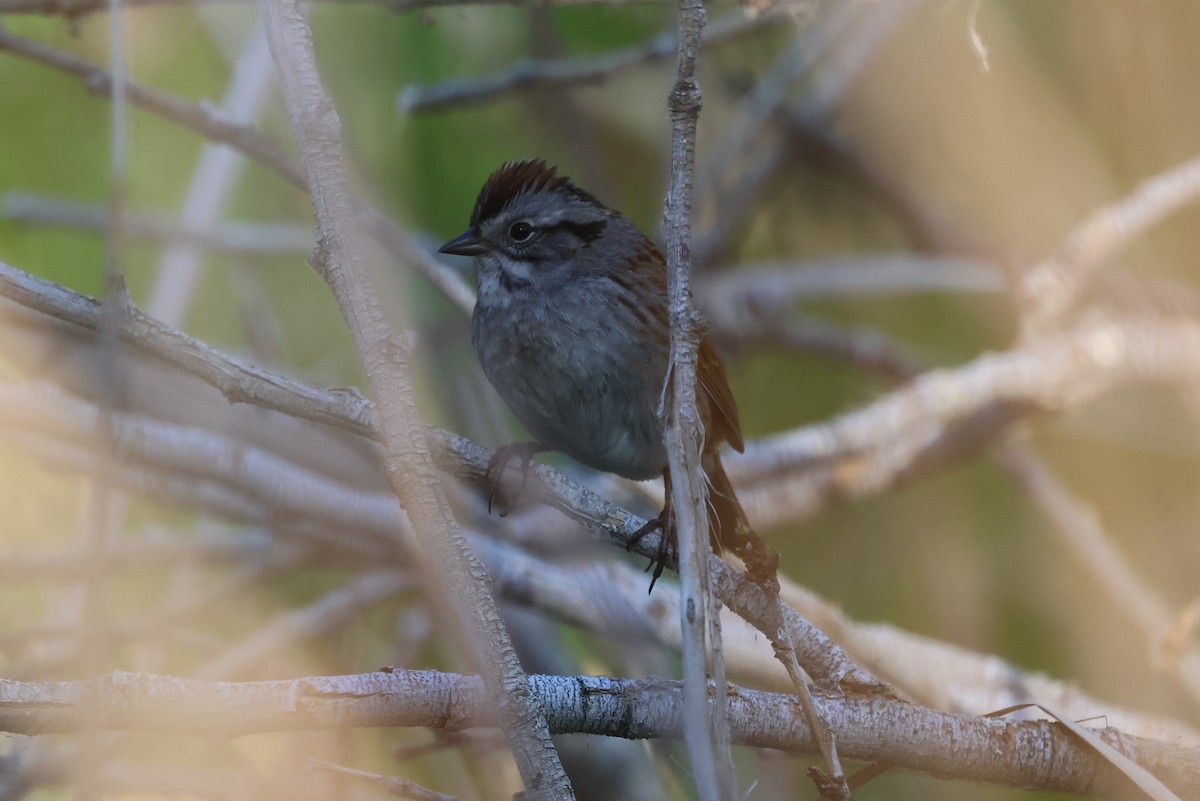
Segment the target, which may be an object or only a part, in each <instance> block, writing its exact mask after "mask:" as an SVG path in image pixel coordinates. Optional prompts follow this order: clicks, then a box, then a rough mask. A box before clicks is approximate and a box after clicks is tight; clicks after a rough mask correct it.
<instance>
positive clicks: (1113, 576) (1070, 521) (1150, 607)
mask: <svg viewBox="0 0 1200 801" xmlns="http://www.w3.org/2000/svg"><path fill="white" fill-rule="evenodd" d="M998 456H999V458H1000V462H1001V464H1003V465H1004V466H1005V467H1007V468H1008V469H1009V471H1010V472H1011V473H1012V474H1013V476H1014V477H1015V478H1016V479H1017V481H1019V482H1020V483H1021V486H1022V487H1023V488H1024V489H1025V491H1026V492H1027V493H1029V496H1030V497H1031V498H1033V499H1034V501H1035V502H1036V503H1037V504H1038V505H1039V506H1041V507H1042V510H1043V511H1044V512H1045V513H1046V515H1047V516H1048V517H1049V518H1050V519H1051V520H1053V521H1054V524H1055V526H1056V527H1057V528H1058V530H1059V532H1060V533H1061V535H1062V537H1063V540H1064V541H1065V542H1066V543H1067V545H1068V546H1069V547H1070V548H1071V551H1072V552H1073V553H1074V554H1075V557H1076V558H1077V559H1078V560H1079V562H1080V564H1082V565H1083V566H1084V568H1085V569H1086V570H1087V571H1088V572H1089V573H1091V575H1092V576H1093V578H1094V579H1095V581H1094V586H1096V587H1098V588H1099V589H1100V590H1101V591H1102V592H1104V593H1106V594H1107V595H1108V596H1109V599H1110V601H1111V602H1112V604H1113V606H1115V607H1117V608H1118V609H1121V610H1124V611H1125V613H1126V614H1128V615H1129V617H1130V618H1131V619H1132V620H1133V622H1134V623H1135V624H1136V625H1137V627H1138V629H1140V630H1141V633H1142V636H1143V638H1144V639H1145V640H1146V651H1147V653H1152V652H1153V650H1154V649H1155V648H1156V647H1157V646H1158V645H1159V644H1160V643H1161V642H1162V641H1163V639H1164V638H1165V637H1166V636H1167V633H1168V632H1169V631H1170V630H1171V626H1172V624H1173V622H1174V620H1173V615H1172V614H1171V608H1170V607H1169V606H1168V605H1167V603H1166V602H1165V601H1164V600H1163V599H1162V598H1161V597H1160V596H1159V594H1158V593H1157V592H1155V591H1154V589H1153V588H1152V587H1150V586H1149V585H1147V584H1146V582H1144V581H1142V580H1141V579H1140V578H1139V577H1138V576H1137V574H1136V573H1135V572H1134V571H1133V569H1132V568H1131V567H1130V565H1129V564H1128V562H1127V560H1126V559H1124V558H1123V557H1122V556H1121V553H1120V552H1119V551H1118V550H1117V548H1116V546H1115V545H1114V544H1113V542H1112V540H1111V539H1110V538H1109V537H1108V535H1107V534H1106V533H1105V531H1104V527H1103V525H1101V523H1100V519H1099V518H1098V517H1097V515H1096V513H1095V512H1094V511H1093V510H1091V509H1089V508H1088V507H1087V506H1086V505H1085V504H1084V503H1083V502H1082V501H1081V500H1080V499H1078V498H1076V497H1074V495H1072V493H1071V491H1070V490H1068V489H1067V487H1066V486H1064V485H1063V483H1062V481H1060V480H1059V478H1058V477H1057V476H1056V475H1055V474H1054V472H1053V471H1052V470H1051V469H1050V468H1049V466H1047V465H1046V463H1045V462H1043V461H1042V460H1041V459H1039V458H1038V456H1037V454H1036V453H1034V452H1033V450H1032V448H1030V447H1029V446H1027V445H1022V444H1019V443H1008V444H1006V445H1004V446H1002V447H1001V448H1000V450H999V453H998ZM1174 668H1175V669H1174V670H1173V671H1172V672H1173V673H1174V674H1175V675H1176V676H1177V677H1178V679H1179V681H1180V682H1181V683H1182V684H1183V686H1184V687H1185V688H1186V689H1187V691H1188V692H1189V693H1191V695H1192V698H1193V699H1195V700H1196V701H1197V702H1200V652H1197V651H1196V649H1195V648H1187V647H1185V648H1183V649H1181V652H1180V655H1179V658H1178V660H1177V661H1176V663H1175V666H1174Z"/></svg>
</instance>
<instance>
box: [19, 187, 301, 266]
mask: <svg viewBox="0 0 1200 801" xmlns="http://www.w3.org/2000/svg"><path fill="white" fill-rule="evenodd" d="M105 214H106V212H105V210H104V208H103V207H101V206H98V205H96V204H94V203H81V202H78V201H72V200H61V199H58V198H50V197H43V196H40V195H31V194H27V193H24V192H7V193H5V194H4V195H0V219H5V220H13V221H16V222H24V223H32V224H35V225H53V226H61V227H65V228H73V229H83V230H89V231H103V230H104V227H105V224H106V219H105ZM124 234H125V240H126V241H127V242H135V241H139V240H146V241H150V242H155V243H157V242H179V243H184V244H187V245H190V246H192V247H196V248H205V249H208V250H220V251H227V252H230V253H236V254H239V255H245V256H254V255H257V256H262V255H265V254H271V253H279V252H293V253H307V252H308V251H310V250H311V249H312V245H313V236H312V229H311V228H310V227H308V226H303V225H296V224H293V223H275V224H271V223H252V222H236V221H235V222H231V221H225V222H223V223H221V224H219V225H214V226H208V227H201V226H197V225H193V224H192V223H190V222H189V221H187V220H183V219H178V218H175V217H170V216H167V215H164V214H156V213H154V212H129V213H127V214H126V216H125V231H124Z"/></svg>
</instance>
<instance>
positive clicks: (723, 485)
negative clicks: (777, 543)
mask: <svg viewBox="0 0 1200 801" xmlns="http://www.w3.org/2000/svg"><path fill="white" fill-rule="evenodd" d="M700 464H701V466H702V467H703V468H704V473H705V475H706V476H707V477H708V513H709V514H708V538H709V541H710V542H711V543H712V548H713V550H714V551H716V552H717V553H721V551H722V550H724V549H729V550H730V551H733V553H734V554H736V555H737V557H738V558H739V559H741V560H742V562H744V563H745V565H746V575H747V577H748V578H749V579H750V580H751V581H753V582H754V583H755V584H758V585H759V586H761V587H763V589H764V590H767V591H768V592H769V591H770V590H769V589H768V588H769V587H773V588H774V591H775V593H776V594H777V593H778V587H779V583H778V580H777V579H776V577H775V572H776V570H777V569H778V567H779V552H778V551H776V550H775V549H774V548H772V547H771V546H769V545H767V543H766V542H765V541H764V540H763V538H762V537H760V536H759V535H758V532H757V531H755V530H754V529H753V528H752V527H751V526H750V521H749V520H747V519H746V512H745V510H744V509H742V504H741V503H740V502H739V501H738V498H737V493H736V492H734V491H733V484H731V483H730V481H729V476H728V475H726V473H725V466H724V465H722V464H721V456H720V454H718V453H717V452H716V451H713V452H712V453H706V454H704V456H703V457H702V458H701V461H700Z"/></svg>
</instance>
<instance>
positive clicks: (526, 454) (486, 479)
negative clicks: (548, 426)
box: [483, 442, 547, 517]
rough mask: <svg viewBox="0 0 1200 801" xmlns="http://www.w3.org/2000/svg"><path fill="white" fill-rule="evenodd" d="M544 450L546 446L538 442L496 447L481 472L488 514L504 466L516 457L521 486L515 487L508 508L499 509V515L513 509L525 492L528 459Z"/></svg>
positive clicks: (504, 514) (502, 474)
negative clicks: (519, 468)
mask: <svg viewBox="0 0 1200 801" xmlns="http://www.w3.org/2000/svg"><path fill="white" fill-rule="evenodd" d="M545 450H547V448H546V446H545V445H543V444H542V443H540V442H514V443H513V444H511V445H505V446H503V447H501V448H497V449H496V452H495V453H493V454H492V458H491V459H489V460H488V466H487V470H486V471H485V472H484V474H483V483H484V484H486V485H487V488H488V514H491V513H492V504H493V502H494V501H495V500H496V492H497V491H498V490H499V489H500V481H501V479H503V478H504V468H506V467H508V463H509V462H511V461H512V460H513V457H516V458H517V459H518V460H520V463H521V486H520V487H519V488H518V489H517V492H516V495H514V496H513V498H512V503H510V504H509V505H508V508H506V509H503V510H500V516H501V517H505V516H507V515H508V513H509V512H511V511H512V510H513V507H514V506H516V504H517V500H518V499H519V498H520V497H521V495H522V494H523V493H524V492H525V482H526V481H527V480H528V479H529V462H530V460H531V459H533V457H534V456H537V455H538V454H539V453H542V452H543V451H545Z"/></svg>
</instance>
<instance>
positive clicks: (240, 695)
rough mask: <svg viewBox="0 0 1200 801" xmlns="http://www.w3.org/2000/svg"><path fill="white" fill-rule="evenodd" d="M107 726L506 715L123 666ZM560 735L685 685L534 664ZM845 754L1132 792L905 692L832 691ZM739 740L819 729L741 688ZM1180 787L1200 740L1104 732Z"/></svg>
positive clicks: (74, 724) (1087, 765)
mask: <svg viewBox="0 0 1200 801" xmlns="http://www.w3.org/2000/svg"><path fill="white" fill-rule="evenodd" d="M87 684H88V683H85V682H49V683H26V682H15V681H0V729H2V730H4V731H10V732H21V733H28V734H47V733H57V732H71V731H76V730H78V727H79V716H78V705H79V703H80V699H81V697H82V696H83V693H84V692H85V689H86V685H87ZM100 687H101V692H100V693H99V698H100V701H101V707H100V713H101V714H102V716H103V724H104V725H105V726H106V727H108V728H112V729H139V730H147V731H159V732H164V733H166V732H174V733H181V734H202V735H206V736H226V737H231V736H240V735H246V734H252V733H260V732H271V731H298V730H314V729H333V728H347V727H362V726H425V727H430V728H435V729H446V730H450V731H459V730H462V729H465V728H471V727H476V726H491V725H495V707H494V706H493V705H492V704H490V703H489V700H488V695H487V693H486V691H485V689H484V686H483V682H482V681H480V679H478V678H477V677H475V676H460V675H454V674H446V673H437V672H434V671H394V672H390V673H370V674H360V675H354V676H328V677H312V678H302V679H291V680H287V681H265V682H242V683H231V682H204V681H196V680H190V679H180V678H174V677H169V676H151V675H146V674H134V673H114V674H113V675H112V676H111V677H110V678H109V679H108V681H106V682H103V683H101V685H100ZM530 689H531V691H532V692H533V693H534V694H535V697H536V698H537V699H538V701H539V702H540V703H541V704H542V705H543V706H544V708H546V709H547V710H548V711H550V713H551V717H550V722H551V726H552V730H553V731H554V732H556V733H567V732H582V733H588V734H603V735H607V736H616V737H625V738H646V737H668V738H679V737H681V736H682V733H683V721H682V716H681V714H680V704H681V700H680V696H681V686H680V684H679V683H677V682H668V681H663V680H662V679H642V680H631V679H610V678H603V677H594V676H531V677H530ZM817 703H818V704H819V705H820V707H821V710H822V715H823V717H825V718H826V719H827V720H831V721H835V724H834V725H835V727H836V732H837V738H838V744H839V747H840V748H841V749H842V751H843V753H844V754H845V755H846V757H847V758H850V759H863V760H868V761H874V760H883V761H886V762H888V763H891V764H893V765H896V766H897V767H901V768H905V769H911V770H918V771H925V772H929V773H934V774H936V775H939V776H952V777H954V778H959V779H966V780H970V781H980V782H989V783H994V784H1000V785H1005V786H1012V787H1025V788H1030V789H1040V790H1055V791H1058V792H1069V793H1079V794H1089V795H1095V796H1099V797H1101V798H1113V799H1117V798H1125V797H1127V796H1126V795H1125V794H1126V793H1128V792H1129V785H1128V784H1127V783H1126V782H1127V781H1128V780H1127V779H1126V778H1125V777H1124V775H1123V774H1121V773H1120V772H1118V771H1117V770H1115V769H1114V768H1113V767H1112V766H1111V765H1109V764H1108V763H1107V762H1105V761H1104V760H1103V759H1101V758H1100V757H1098V756H1097V755H1096V754H1095V753H1094V752H1093V751H1091V750H1090V749H1088V748H1087V747H1085V746H1083V745H1081V744H1080V743H1079V742H1078V741H1077V740H1075V739H1074V738H1073V736H1072V735H1071V734H1070V733H1069V732H1068V731H1066V729H1065V728H1064V727H1063V726H1061V725H1058V724H1054V723H1050V722H1048V721H1023V722H1017V721H1006V720H997V719H994V718H976V717H969V716H965V715H953V714H947V713H944V712H934V711H932V710H928V709H923V708H921V707H917V706H912V705H909V704H905V703H903V702H899V701H887V700H883V699H880V698H877V697H873V698H868V699H864V698H862V697H856V696H852V695H849V696H847V695H838V694H834V695H821V696H819V697H818V699H817ZM729 722H730V729H731V732H732V736H733V739H734V741H735V742H737V743H741V744H746V745H752V746H754V747H757V748H775V749H780V750H787V751H803V752H808V753H811V752H813V751H815V750H816V743H815V742H814V739H813V736H812V733H811V730H810V729H809V728H808V727H807V726H806V725H805V723H804V720H803V719H802V718H801V717H799V716H797V715H796V713H795V707H794V705H793V700H792V698H791V697H790V696H785V695H779V694H776V693H768V692H763V691H761V690H750V689H746V688H741V687H732V688H730V694H729ZM1096 731H1097V733H1098V734H1100V736H1101V737H1102V738H1103V739H1104V740H1105V742H1107V743H1109V744H1110V745H1112V746H1113V747H1114V748H1116V749H1117V750H1118V751H1120V752H1121V753H1123V754H1125V755H1126V756H1127V757H1129V758H1130V759H1132V760H1134V761H1135V762H1137V763H1138V764H1140V765H1141V766H1142V767H1144V768H1146V769H1147V770H1149V771H1150V772H1152V773H1154V774H1155V775H1156V776H1157V777H1158V778H1159V779H1160V780H1162V781H1163V782H1165V783H1166V784H1167V785H1168V786H1170V787H1172V788H1173V789H1174V790H1175V792H1176V793H1178V794H1179V795H1180V797H1185V798H1186V797H1195V795H1196V794H1197V793H1200V781H1198V780H1197V778H1196V777H1197V776H1198V775H1200V749H1197V748H1181V747H1178V746H1170V745H1164V744H1162V743H1156V742H1154V741H1150V740H1141V739H1138V738H1135V737H1130V736H1128V735H1124V734H1122V733H1120V732H1118V731H1116V730H1114V729H1101V730H1096Z"/></svg>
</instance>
